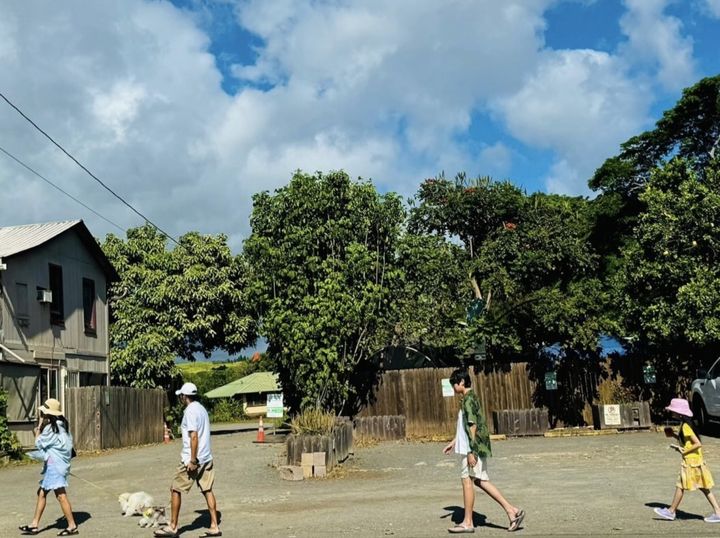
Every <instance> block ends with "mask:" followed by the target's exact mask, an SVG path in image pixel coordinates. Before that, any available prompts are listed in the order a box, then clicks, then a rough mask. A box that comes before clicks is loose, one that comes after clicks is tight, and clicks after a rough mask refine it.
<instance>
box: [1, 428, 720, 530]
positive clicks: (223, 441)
mask: <svg viewBox="0 0 720 538" xmlns="http://www.w3.org/2000/svg"><path fill="white" fill-rule="evenodd" d="M254 438H255V435H254V433H252V432H240V433H232V432H227V431H226V432H222V433H220V434H218V435H214V436H213V439H212V442H213V452H214V454H215V461H216V469H217V472H218V478H217V483H216V487H215V492H216V495H217V498H218V507H219V509H220V511H221V528H222V530H223V533H224V536H228V537H235V536H237V537H243V536H251V537H254V536H258V537H259V536H278V537H287V538H291V537H297V538H300V537H313V536H408V537H409V536H413V537H414V536H418V537H420V536H447V535H448V534H447V528H448V527H449V526H450V525H451V524H452V522H453V521H459V520H460V519H461V518H462V509H461V506H462V494H461V489H460V480H459V478H458V468H457V467H456V461H455V459H454V458H453V457H449V456H444V455H443V454H442V452H441V450H442V446H443V445H442V443H410V442H397V443H382V444H378V445H376V446H372V447H368V448H357V449H356V451H355V452H356V453H355V455H354V456H352V457H351V459H350V460H349V461H348V462H346V464H345V465H343V467H342V470H341V472H340V473H338V476H336V477H334V478H329V479H324V480H321V479H317V480H306V481H303V482H285V481H283V480H281V479H280V478H279V476H278V472H277V470H276V469H275V468H274V467H273V465H274V464H277V463H278V462H279V461H280V459H281V454H282V451H283V447H282V445H281V444H279V443H269V444H265V445H256V444H254V443H253V442H252V441H253V440H254ZM268 438H269V439H272V437H271V436H268ZM704 443H705V452H706V457H707V460H708V464H709V465H710V468H711V469H714V470H715V471H716V474H717V475H718V476H720V440H718V439H714V438H709V437H708V438H704ZM667 445H668V442H667V441H666V439H665V438H664V436H663V435H662V434H658V433H629V434H622V435H610V436H598V437H575V438H553V439H546V438H528V439H515V440H508V441H498V442H495V443H494V444H493V450H494V452H495V457H493V458H492V459H491V460H490V478H491V480H492V481H493V482H494V483H495V484H496V485H497V486H498V487H499V488H500V489H501V490H502V491H503V492H504V494H505V495H506V496H507V497H508V499H509V500H510V501H511V502H513V503H515V504H516V505H518V506H520V507H522V508H524V509H525V510H526V512H527V518H526V520H525V524H524V528H523V529H522V530H521V531H519V534H520V535H525V536H573V535H577V536H615V535H618V536H639V535H643V536H648V535H668V536H711V535H717V534H718V533H719V532H720V525H718V526H717V527H713V526H712V525H710V524H707V523H704V522H703V521H702V517H703V516H704V515H706V514H707V513H709V505H708V504H707V501H706V500H705V498H704V497H703V495H702V494H701V493H699V492H694V493H690V494H688V495H687V496H686V498H685V501H684V502H683V504H682V506H681V509H682V510H684V511H683V512H682V513H681V514H680V517H679V518H678V520H676V521H674V522H667V521H660V520H656V519H654V513H653V511H652V507H654V506H663V505H664V504H665V503H668V502H669V501H670V499H671V496H672V493H673V490H674V484H675V478H676V474H677V471H678V468H679V456H678V455H677V454H676V453H675V452H673V451H671V450H669V449H667V448H666V447H667ZM179 451H180V443H179V441H174V442H173V443H170V444H168V445H157V446H150V447H142V448H134V449H127V450H118V451H113V452H109V453H105V454H102V455H88V456H80V457H78V458H77V459H76V460H74V464H73V473H75V474H76V475H77V478H76V477H71V480H70V488H69V495H70V499H71V501H72V503H73V508H74V511H75V512H76V513H77V517H78V521H79V523H80V530H81V534H82V535H83V536H111V537H130V536H140V537H142V536H151V535H152V532H151V531H150V530H146V529H140V528H139V527H138V526H137V521H138V519H137V518H123V517H121V515H120V508H119V504H118V502H117V495H118V494H120V493H122V492H125V491H138V490H144V491H147V492H148V493H150V494H152V495H154V496H155V498H156V500H157V501H158V502H159V503H162V502H165V501H167V500H168V486H169V482H170V478H171V476H172V473H173V469H174V467H175V465H176V462H177V461H178V459H179ZM39 471H40V467H39V465H35V464H33V465H23V466H15V467H8V468H5V469H2V470H0V480H1V483H2V488H0V506H2V507H3V510H2V512H1V513H0V536H3V537H5V536H14V535H18V534H19V533H18V531H17V527H18V526H19V525H21V524H24V523H28V522H29V521H30V518H31V516H32V511H33V507H34V499H35V496H34V490H35V487H36V486H35V484H36V483H37V480H38V476H39ZM84 480H85V481H84ZM86 481H88V482H86ZM90 482H92V484H91V483H90ZM204 508H205V505H204V500H203V498H202V496H201V495H200V493H198V492H197V491H192V492H191V493H190V494H189V495H188V496H186V497H184V504H183V508H182V512H181V527H182V533H183V535H185V536H199V535H200V534H201V533H202V532H203V530H204V526H205V525H206V524H207V513H206V512H205V511H204ZM60 517H61V513H60V509H59V507H58V505H57V502H55V501H54V499H49V500H48V509H47V510H46V513H45V517H44V520H43V524H44V525H48V526H50V527H52V528H46V530H45V531H44V532H43V533H42V534H41V535H45V536H54V535H55V534H56V533H57V532H58V530H59V529H60V528H62V527H61V525H64V522H63V521H62V520H61V519H59V518H60ZM475 521H476V524H477V525H478V527H479V528H478V529H477V532H476V534H482V535H487V536H508V534H507V532H506V526H507V518H506V516H505V514H504V512H503V511H502V510H501V509H500V508H499V507H498V506H497V505H496V504H495V503H494V502H492V501H491V500H490V499H489V498H487V497H486V496H485V495H484V494H483V493H482V492H480V491H478V494H477V498H476V503H475Z"/></svg>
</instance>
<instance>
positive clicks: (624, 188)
mask: <svg viewBox="0 0 720 538" xmlns="http://www.w3.org/2000/svg"><path fill="white" fill-rule="evenodd" d="M621 149H622V151H621V152H620V154H619V155H617V156H615V157H611V158H609V159H607V160H606V161H605V163H604V164H603V165H602V166H601V167H600V168H599V169H598V170H597V171H596V172H595V174H594V176H593V177H592V179H591V180H590V187H591V188H593V189H595V190H602V191H603V192H617V193H620V194H621V195H623V197H625V198H637V197H638V195H639V194H640V193H641V192H642V190H643V187H644V185H645V184H646V183H647V181H648V179H649V178H650V174H651V172H652V171H653V170H654V169H655V168H657V167H661V166H662V165H663V164H664V163H665V162H667V161H668V160H669V159H671V158H673V157H680V158H683V159H685V161H686V163H687V165H690V166H692V167H693V168H694V170H695V172H696V173H697V174H699V175H702V174H703V173H704V170H705V168H706V167H707V165H708V163H709V162H710V160H711V159H712V157H713V155H715V156H717V153H718V152H720V75H717V76H714V77H708V78H704V79H702V80H701V81H700V82H698V83H697V84H695V85H694V86H691V87H690V88H687V89H685V90H684V91H683V95H682V97H681V98H680V100H679V101H678V102H677V103H676V104H675V106H674V107H673V108H671V109H670V110H667V111H665V113H664V114H663V117H662V118H661V119H660V120H659V121H658V122H657V124H656V125H655V128H654V129H652V130H650V131H646V132H644V133H642V134H639V135H637V136H633V137H632V138H630V139H629V140H627V141H626V142H624V143H623V144H622V145H621Z"/></svg>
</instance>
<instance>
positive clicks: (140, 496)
mask: <svg viewBox="0 0 720 538" xmlns="http://www.w3.org/2000/svg"><path fill="white" fill-rule="evenodd" d="M118 502H120V508H121V509H122V514H123V515H124V516H125V517H128V516H134V515H136V514H137V515H142V513H143V512H144V511H145V510H146V509H147V508H152V507H153V505H154V504H155V499H153V498H152V496H151V495H148V494H147V493H145V492H144V491H136V492H135V493H123V494H122V495H120V497H118Z"/></svg>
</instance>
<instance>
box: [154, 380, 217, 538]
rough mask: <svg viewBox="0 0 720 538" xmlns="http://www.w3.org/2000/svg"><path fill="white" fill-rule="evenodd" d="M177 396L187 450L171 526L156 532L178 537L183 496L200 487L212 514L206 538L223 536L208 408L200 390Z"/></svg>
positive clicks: (190, 387)
mask: <svg viewBox="0 0 720 538" xmlns="http://www.w3.org/2000/svg"><path fill="white" fill-rule="evenodd" d="M175 394H177V395H178V396H180V401H181V402H182V403H183V405H184V406H185V412H184V413H183V420H182V426H181V430H182V440H183V448H182V452H181V453H180V459H181V462H180V465H179V466H178V468H177V471H176V473H175V478H174V479H173V483H172V486H171V490H170V492H171V496H172V509H171V515H170V524H169V525H168V526H167V527H163V528H162V529H158V530H157V531H155V533H154V534H155V536H178V518H179V516H180V504H181V502H182V494H183V493H188V492H189V491H190V488H192V485H193V483H197V485H198V487H199V488H200V491H201V492H202V494H203V495H204V496H205V501H206V502H207V507H208V512H209V513H210V530H208V531H207V532H205V533H204V534H203V535H202V536H222V532H220V528H219V527H218V519H217V510H216V507H215V494H214V493H213V492H212V487H213V483H214V482H215V471H214V470H213V458H212V453H211V452H210V418H209V417H208V413H207V411H206V410H205V408H204V407H203V406H202V404H201V403H200V402H198V401H197V398H198V393H197V387H196V386H195V385H194V384H193V383H185V384H184V385H183V386H182V387H181V388H180V390H178V391H176V392H175Z"/></svg>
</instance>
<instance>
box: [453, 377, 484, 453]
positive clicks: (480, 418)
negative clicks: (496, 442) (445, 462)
mask: <svg viewBox="0 0 720 538" xmlns="http://www.w3.org/2000/svg"><path fill="white" fill-rule="evenodd" d="M460 407H461V409H462V412H463V425H464V426H465V433H466V434H467V438H468V441H469V443H470V452H472V453H473V454H475V455H476V456H479V457H481V458H483V457H486V456H492V450H491V449H490V430H489V429H488V425H487V421H486V420H485V415H484V414H483V411H482V407H481V406H480V400H478V397H477V394H475V391H474V390H472V389H470V390H469V391H468V393H467V394H465V396H463V399H462V400H461V402H460ZM473 424H474V425H475V426H477V428H476V430H475V436H472V434H471V433H470V426H472V425H473Z"/></svg>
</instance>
